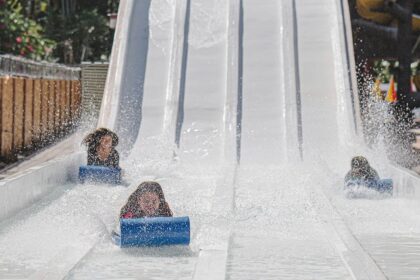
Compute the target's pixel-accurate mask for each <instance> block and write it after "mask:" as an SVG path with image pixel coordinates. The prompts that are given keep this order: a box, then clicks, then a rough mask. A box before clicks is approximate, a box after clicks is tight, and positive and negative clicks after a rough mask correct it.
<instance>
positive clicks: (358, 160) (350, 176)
mask: <svg viewBox="0 0 420 280" xmlns="http://www.w3.org/2000/svg"><path fill="white" fill-rule="evenodd" d="M354 180H363V181H377V180H379V175H378V172H376V170H375V169H373V168H372V167H371V166H370V164H369V162H368V160H367V159H366V158H365V157H362V156H356V157H354V158H352V160H351V169H350V171H349V172H348V173H347V175H346V177H345V178H344V182H346V183H347V182H349V181H354Z"/></svg>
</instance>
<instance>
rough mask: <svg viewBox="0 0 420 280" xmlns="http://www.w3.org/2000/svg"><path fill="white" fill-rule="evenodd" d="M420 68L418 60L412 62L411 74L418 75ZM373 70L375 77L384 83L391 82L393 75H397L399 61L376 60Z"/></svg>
mask: <svg viewBox="0 0 420 280" xmlns="http://www.w3.org/2000/svg"><path fill="white" fill-rule="evenodd" d="M419 70H420V64H419V62H418V61H415V62H413V63H411V72H412V73H411V75H413V76H415V75H417V74H418V72H419ZM373 71H374V73H375V78H376V77H377V78H379V80H380V81H381V82H382V83H389V81H390V79H391V75H395V74H396V73H397V71H398V61H388V60H385V59H380V60H376V61H375V62H374V63H373Z"/></svg>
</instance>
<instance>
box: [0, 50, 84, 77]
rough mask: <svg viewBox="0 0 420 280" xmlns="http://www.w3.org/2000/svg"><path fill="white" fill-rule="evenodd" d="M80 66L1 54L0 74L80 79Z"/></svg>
mask: <svg viewBox="0 0 420 280" xmlns="http://www.w3.org/2000/svg"><path fill="white" fill-rule="evenodd" d="M80 72H81V71H80V67H69V66H65V65H62V64H57V63H49V62H37V61H33V60H29V59H25V58H21V57H16V56H12V55H0V76H19V77H28V78H32V79H54V80H80Z"/></svg>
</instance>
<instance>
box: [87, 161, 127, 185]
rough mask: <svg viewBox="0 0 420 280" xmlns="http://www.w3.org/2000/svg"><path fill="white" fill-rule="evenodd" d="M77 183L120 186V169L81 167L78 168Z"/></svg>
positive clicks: (93, 166) (92, 166)
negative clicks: (87, 182)
mask: <svg viewBox="0 0 420 280" xmlns="http://www.w3.org/2000/svg"><path fill="white" fill-rule="evenodd" d="M79 181H80V182H81V183H84V182H86V181H90V182H99V183H109V184H120V183H121V169H119V168H111V167H105V166H96V165H82V166H80V167H79Z"/></svg>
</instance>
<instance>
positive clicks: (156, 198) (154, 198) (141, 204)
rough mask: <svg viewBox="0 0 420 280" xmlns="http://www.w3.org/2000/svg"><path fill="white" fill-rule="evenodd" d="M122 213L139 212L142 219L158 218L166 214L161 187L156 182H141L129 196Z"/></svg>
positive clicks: (165, 204)
mask: <svg viewBox="0 0 420 280" xmlns="http://www.w3.org/2000/svg"><path fill="white" fill-rule="evenodd" d="M126 208H127V209H124V208H123V209H124V211H136V212H139V213H140V215H139V216H142V217H150V216H160V215H162V214H164V212H166V208H167V203H166V201H165V196H164V194H163V190H162V187H161V186H160V185H159V183H157V182H151V181H147V182H143V183H141V184H140V185H139V186H138V187H137V189H136V190H135V191H134V192H133V193H132V194H131V195H130V197H129V198H128V202H127V204H126Z"/></svg>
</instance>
